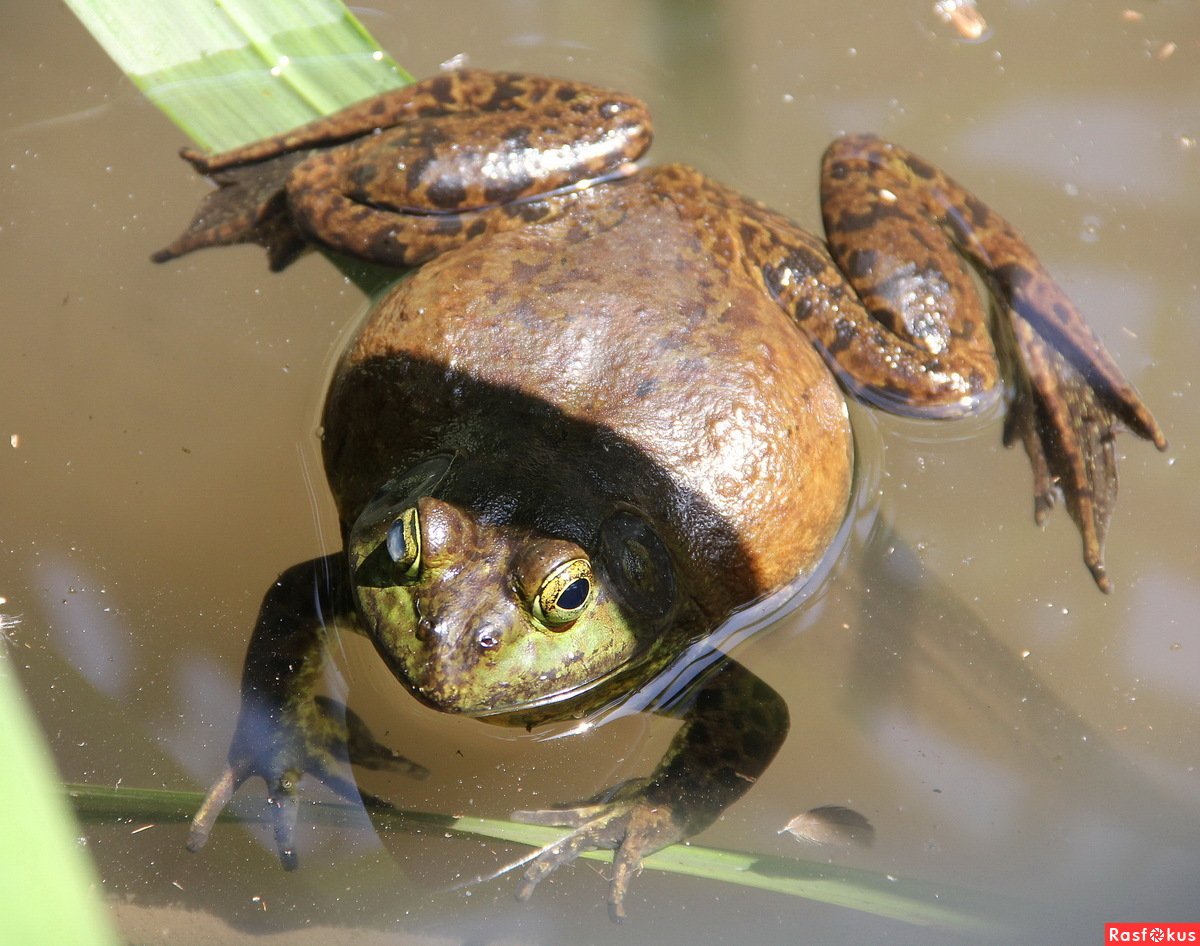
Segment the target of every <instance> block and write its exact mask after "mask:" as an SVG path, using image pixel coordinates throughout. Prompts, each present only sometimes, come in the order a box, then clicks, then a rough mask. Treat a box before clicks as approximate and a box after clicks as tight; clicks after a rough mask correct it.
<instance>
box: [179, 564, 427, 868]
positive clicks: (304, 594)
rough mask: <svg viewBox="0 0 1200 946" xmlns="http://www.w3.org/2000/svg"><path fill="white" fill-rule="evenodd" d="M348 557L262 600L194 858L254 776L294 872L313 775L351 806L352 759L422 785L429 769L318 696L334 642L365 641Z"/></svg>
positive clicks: (298, 571) (197, 828)
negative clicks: (359, 635) (300, 817)
mask: <svg viewBox="0 0 1200 946" xmlns="http://www.w3.org/2000/svg"><path fill="white" fill-rule="evenodd" d="M344 570H345V561H344V559H343V558H342V556H332V555H331V556H327V557H326V558H320V559H314V560H313V561H310V562H304V563H303V564H301V565H296V566H294V567H293V568H290V569H288V570H287V571H286V572H284V573H283V574H282V575H281V576H280V577H279V579H278V580H277V581H276V582H275V583H274V584H273V585H272V586H271V589H270V590H269V591H268V592H267V594H266V596H265V597H264V598H263V603H262V607H261V609H260V610H259V615H258V620H257V623H256V624H255V629H254V635H253V637H252V638H251V641H250V646H249V649H248V650H247V652H246V661H245V669H244V671H243V675H242V706H241V710H240V712H239V714H238V721H237V728H236V730H235V732H234V737H233V744H232V745H231V746H230V749H229V757H228V761H227V763H226V765H225V769H224V771H223V772H222V773H221V776H220V778H218V779H217V781H216V782H215V783H214V784H213V786H212V788H211V789H209V792H208V795H207V796H206V797H205V799H204V802H203V804H202V805H201V806H200V809H199V811H197V812H196V815H195V817H194V818H193V820H192V828H191V833H190V835H189V837H188V848H189V849H190V850H192V851H198V850H199V849H200V848H202V847H203V846H204V844H205V843H206V842H207V840H208V836H209V834H210V833H211V831H212V826H213V824H214V823H215V822H216V819H217V817H218V816H219V815H220V813H221V810H222V809H223V808H224V807H225V805H226V804H227V803H228V802H229V800H230V798H231V797H232V796H233V793H234V792H236V791H237V790H238V788H239V787H240V786H241V785H242V783H244V782H245V781H246V780H247V779H248V778H250V777H252V776H255V775H257V776H259V777H261V778H262V779H263V780H264V781H265V782H266V783H267V794H268V797H269V799H270V802H271V814H272V819H273V822H274V829H275V842H276V845H277V847H278V849H279V858H280V861H281V862H282V864H283V866H284V867H285V868H288V869H289V870H290V869H292V868H294V867H295V866H296V854H295V846H294V843H293V836H294V833H295V826H296V812H297V785H298V783H299V781H300V778H301V777H302V776H303V775H304V774H306V773H307V774H311V775H315V776H317V777H318V778H320V779H321V780H322V781H323V782H325V783H326V784H327V785H328V786H329V787H330V788H332V789H333V790H334V791H335V792H337V793H338V794H339V795H341V796H342V797H343V798H346V799H348V800H352V801H356V800H357V799H358V797H359V794H358V791H357V789H356V788H355V786H354V783H353V781H352V780H351V779H350V778H348V777H347V774H346V773H347V764H348V761H349V760H350V759H353V760H354V761H355V762H356V763H359V764H362V765H365V766H366V767H367V768H372V769H389V770H391V771H396V772H401V773H404V774H407V775H410V776H412V777H415V778H424V777H425V776H426V775H428V772H427V770H426V769H424V768H423V767H422V766H420V765H417V764H416V763H414V762H411V761H409V760H408V759H406V758H404V757H403V756H401V755H398V754H396V753H395V752H393V751H392V750H390V749H388V748H387V747H386V746H383V745H381V744H380V743H379V742H377V741H376V740H375V738H374V737H373V736H372V735H371V733H370V731H369V730H368V729H367V727H366V725H365V724H364V723H363V722H362V721H361V720H360V719H359V718H358V717H357V716H356V715H355V714H354V713H353V712H352V711H351V710H349V709H347V708H345V707H343V706H341V705H340V704H338V703H335V702H334V701H332V700H330V699H328V698H326V697H322V696H319V695H318V694H317V693H316V690H317V687H318V686H319V684H320V682H321V676H322V669H323V667H324V663H325V650H326V640H327V637H328V635H330V634H334V633H338V632H339V631H343V630H345V631H349V630H355V631H357V622H356V621H355V617H354V609H353V603H352V601H351V599H350V596H349V594H348V593H347V592H346V589H345V584H346V582H345V581H344V580H341V579H340V576H341V574H342V572H343V571H344Z"/></svg>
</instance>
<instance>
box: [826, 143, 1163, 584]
mask: <svg viewBox="0 0 1200 946" xmlns="http://www.w3.org/2000/svg"><path fill="white" fill-rule="evenodd" d="M821 201H822V210H823V214H824V218H825V229H826V233H827V235H828V239H829V245H830V249H831V251H832V254H833V257H834V259H835V260H837V262H838V265H839V266H840V267H841V269H842V270H843V271H844V272H845V273H846V276H847V278H848V279H849V281H850V282H851V284H852V285H853V286H854V288H855V290H856V292H857V294H858V295H859V297H860V298H861V299H862V300H863V302H864V304H865V307H866V309H867V310H868V312H869V313H870V315H871V316H872V317H873V318H874V319H875V320H876V321H877V322H879V323H881V324H882V325H884V326H886V327H887V328H888V329H889V330H890V331H891V332H894V333H896V334H897V335H901V336H904V335H906V336H907V337H908V338H910V339H912V340H913V341H914V342H915V343H917V344H918V345H920V346H923V347H924V348H926V349H927V350H928V351H929V352H930V354H931V355H932V356H934V361H935V362H936V361H940V359H941V355H942V351H943V350H945V351H946V353H947V354H949V349H950V346H951V345H952V344H955V343H960V342H962V341H964V340H966V341H968V342H969V343H970V344H969V348H970V349H975V346H976V345H977V344H978V341H979V340H978V339H977V338H976V337H975V336H977V335H978V334H979V333H980V331H981V329H982V326H984V325H986V324H987V322H985V321H984V320H982V319H980V317H979V316H978V314H977V308H976V307H975V306H974V300H976V299H977V294H975V293H974V292H968V293H963V292H960V290H959V289H958V288H955V289H953V290H952V291H951V292H948V293H947V292H943V291H941V289H940V287H941V285H942V283H941V280H942V279H943V277H946V281H947V284H949V282H951V281H955V282H957V281H959V276H960V275H962V276H964V277H965V273H963V267H962V266H961V264H959V263H958V262H957V260H955V259H954V258H953V257H954V254H953V253H952V252H951V247H953V248H954V249H957V251H958V252H959V253H961V254H963V256H965V257H966V258H967V259H968V260H969V261H970V262H971V263H972V264H973V265H974V266H975V268H976V270H977V271H978V272H979V273H980V275H981V276H982V278H983V280H984V282H985V283H986V284H987V286H988V289H989V290H990V292H991V294H992V296H993V298H994V301H995V305H994V309H993V318H992V319H991V320H990V321H991V326H990V328H991V335H992V341H993V343H994V344H995V346H996V348H997V349H998V351H999V354H1000V358H1001V361H1002V363H1003V365H1004V367H1005V370H1006V374H1007V375H1008V378H1009V381H1010V386H1009V393H1008V397H1009V406H1008V415H1007V418H1006V423H1005V443H1006V444H1011V443H1013V442H1014V441H1016V440H1018V439H1019V440H1020V441H1021V442H1022V443H1023V445H1024V447H1025V450H1026V452H1027V453H1028V454H1029V458H1030V462H1031V463H1032V465H1033V470H1034V492H1035V516H1036V518H1037V521H1038V522H1041V521H1042V520H1043V519H1044V518H1045V516H1046V514H1047V513H1048V511H1049V509H1050V507H1051V506H1052V504H1053V501H1054V498H1055V496H1056V493H1057V491H1058V490H1061V491H1062V494H1063V495H1064V497H1065V500H1066V504H1067V509H1068V511H1069V512H1070V514H1071V517H1072V518H1073V519H1074V520H1075V522H1076V524H1077V525H1078V526H1079V529H1080V531H1081V533H1082V536H1083V545H1084V560H1085V562H1086V563H1087V565H1088V568H1089V569H1091V572H1092V575H1093V577H1094V578H1095V580H1096V583H1097V584H1098V585H1099V586H1100V588H1102V589H1103V590H1108V587H1109V584H1108V578H1107V576H1106V575H1105V570H1104V562H1103V548H1104V538H1105V532H1106V530H1107V526H1108V521H1109V518H1110V516H1111V514H1112V508H1113V504H1114V502H1115V499H1116V492H1117V468H1116V452H1115V450H1114V447H1113V438H1114V435H1115V432H1116V430H1117V429H1118V428H1119V427H1120V426H1122V425H1124V426H1126V427H1128V428H1129V429H1130V430H1132V431H1133V432H1134V433H1136V434H1137V435H1138V436H1140V437H1143V438H1145V439H1147V440H1150V441H1152V442H1153V443H1154V444H1155V446H1157V447H1158V448H1159V449H1160V450H1161V449H1165V448H1166V439H1165V438H1164V436H1163V434H1162V431H1161V430H1160V429H1159V427H1158V425H1157V424H1156V423H1155V421H1154V418H1153V417H1152V416H1151V414H1150V411H1149V410H1148V409H1147V408H1146V406H1145V404H1143V402H1142V400H1141V397H1140V396H1139V395H1138V393H1137V391H1135V390H1134V388H1133V386H1132V385H1131V384H1129V382H1128V381H1126V379H1125V377H1124V376H1123V375H1122V374H1121V371H1120V369H1119V368H1118V367H1117V365H1116V363H1115V362H1114V361H1113V359H1112V357H1111V356H1110V355H1109V353H1108V352H1107V351H1106V350H1105V348H1104V346H1103V345H1102V344H1101V342H1100V340H1099V339H1098V338H1097V337H1096V335H1095V333H1094V332H1093V331H1092V329H1091V328H1090V327H1089V326H1088V324H1087V323H1086V322H1085V321H1084V319H1083V317H1082V316H1081V315H1080V314H1079V312H1078V310H1077V309H1076V308H1075V306H1074V305H1073V304H1072V303H1071V301H1070V299H1068V298H1067V296H1066V294H1065V293H1064V292H1063V290H1062V289H1061V288H1060V287H1059V286H1058V284H1057V283H1055V282H1054V280H1053V279H1052V278H1051V277H1050V275H1049V274H1048V273H1047V272H1046V270H1045V269H1044V268H1043V267H1042V265H1041V264H1040V263H1039V262H1038V260H1037V258H1036V257H1035V256H1034V254H1033V251H1032V250H1031V249H1030V248H1029V246H1028V244H1026V243H1025V241H1024V239H1023V238H1022V237H1021V235H1020V234H1019V233H1017V231H1016V230H1015V229H1014V228H1013V227H1012V225H1011V224H1009V223H1008V222H1007V221H1006V220H1004V219H1003V218H1002V217H1000V216H999V215H998V214H996V213H995V212H994V211H992V210H991V209H990V208H988V207H987V206H985V205H984V204H983V203H982V202H981V201H980V200H979V199H978V198H976V197H975V196H974V195H972V194H971V193H969V192H968V191H966V190H965V189H963V188H962V187H961V186H960V185H958V184H957V183H955V182H954V181H953V180H951V179H950V178H949V177H948V176H946V175H945V174H943V173H942V172H941V171H939V170H938V169H937V168H934V167H932V166H931V165H929V164H928V163H926V162H925V161H923V160H921V159H920V158H918V157H916V156H915V155H913V154H911V153H910V152H908V151H906V150H905V149H903V148H900V147H899V146H897V145H893V144H889V143H887V142H884V141H880V140H879V139H877V138H873V137H869V136H849V137H845V138H841V139H839V140H838V141H835V142H834V143H833V144H832V145H831V146H830V148H829V149H828V151H827V152H826V154H825V160H824V167H823V173H822V187H821ZM951 277H952V278H951ZM965 298H970V299H971V300H972V303H971V305H972V308H971V309H970V310H969V311H965V310H964V311H959V312H957V313H956V312H955V311H954V307H955V306H962V305H963V301H962V300H963V299H965ZM943 302H948V303H949V307H948V309H946V308H943ZM836 346H837V339H836V333H835V337H834V338H833V339H832V340H831V341H830V343H829V344H827V345H826V347H827V350H829V351H831V352H832V353H833V355H834V357H835V358H836V359H837V360H838V362H839V364H842V365H843V367H846V368H847V369H848V370H850V371H853V368H852V367H851V366H848V365H846V364H844V362H843V360H842V358H840V357H839V355H838V353H837V351H836ZM976 350H978V349H976ZM968 357H969V358H973V356H968Z"/></svg>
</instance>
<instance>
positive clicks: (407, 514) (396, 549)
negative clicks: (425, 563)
mask: <svg viewBox="0 0 1200 946" xmlns="http://www.w3.org/2000/svg"><path fill="white" fill-rule="evenodd" d="M385 544H386V545H387V553H388V557H389V558H391V560H392V561H393V562H394V563H395V565H396V573H397V574H398V575H399V576H400V577H401V578H415V577H416V575H417V572H419V571H420V570H421V520H420V518H419V517H418V516H417V507H416V506H409V507H408V508H407V509H405V510H404V512H402V513H400V516H399V518H397V519H396V521H395V522H393V523H392V524H391V525H390V526H388V531H387V540H386V543H385Z"/></svg>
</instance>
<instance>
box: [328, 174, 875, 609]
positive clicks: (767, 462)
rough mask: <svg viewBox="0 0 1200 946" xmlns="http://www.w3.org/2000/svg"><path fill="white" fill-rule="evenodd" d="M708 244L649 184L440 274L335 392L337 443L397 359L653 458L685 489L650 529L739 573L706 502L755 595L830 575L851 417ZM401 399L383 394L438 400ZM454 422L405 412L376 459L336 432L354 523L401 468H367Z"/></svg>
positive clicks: (474, 244)
mask: <svg viewBox="0 0 1200 946" xmlns="http://www.w3.org/2000/svg"><path fill="white" fill-rule="evenodd" d="M695 226H696V225H695V224H693V223H689V222H685V221H684V220H682V219H681V217H680V214H679V212H678V210H677V209H676V206H675V204H674V203H673V202H672V200H671V199H670V198H668V197H666V196H664V195H662V194H659V193H658V192H656V191H655V190H654V188H653V185H652V183H650V182H646V181H641V180H634V181H632V182H629V183H626V184H623V185H620V186H618V187H607V188H598V189H596V193H594V194H588V195H585V196H584V197H582V198H581V199H579V200H578V201H576V203H575V205H574V206H573V208H572V209H571V210H570V211H569V212H568V213H565V214H563V215H561V216H559V217H558V218H556V219H554V220H551V221H549V222H546V223H543V224H538V225H533V226H529V227H525V228H521V229H519V230H515V231H512V232H508V233H500V234H494V235H489V236H485V237H481V238H479V239H476V240H473V241H471V242H469V243H467V244H466V245H465V246H464V247H462V248H460V249H458V250H455V251H453V252H450V253H447V254H445V255H443V256H441V257H439V258H437V259H435V260H433V261H432V262H430V263H428V264H426V265H425V266H424V267H423V268H422V269H421V270H419V271H418V272H417V273H415V274H414V275H413V277H412V278H411V279H409V280H408V281H407V282H405V283H403V284H402V285H401V286H400V287H399V288H398V289H397V290H395V291H394V293H393V295H392V296H391V297H390V299H389V300H388V301H387V302H386V303H384V304H383V305H381V306H379V307H378V308H377V309H376V310H375V313H374V314H373V316H372V318H371V320H370V322H369V323H368V324H367V325H366V326H364V328H363V330H362V332H361V333H360V335H359V337H358V339H357V341H356V343H355V345H354V346H353V347H352V349H351V350H350V352H349V353H348V354H347V357H346V359H345V361H344V362H343V365H342V367H341V369H340V374H339V379H338V382H335V384H334V386H333V390H332V392H331V395H330V404H329V407H328V408H327V417H326V426H327V429H328V428H331V427H337V426H343V427H344V426H346V420H345V418H346V416H347V411H348V410H349V408H345V407H341V408H340V407H339V404H338V401H339V388H346V387H348V386H347V385H346V384H345V383H344V382H345V381H346V379H347V378H348V377H351V376H353V375H354V374H355V373H356V372H358V373H359V374H361V373H362V372H363V371H366V370H370V371H372V372H374V373H379V368H378V366H379V365H381V364H387V363H388V362H389V359H391V360H395V361H396V362H397V363H400V362H409V361H416V362H419V363H423V364H433V365H442V366H444V367H445V368H446V369H447V372H446V377H447V378H449V377H450V376H451V375H452V374H453V375H456V376H466V377H469V378H472V379H474V380H476V381H479V382H482V383H484V384H487V385H490V386H495V387H498V388H504V389H515V390H517V391H519V392H520V393H521V394H523V395H525V396H528V397H529V398H533V399H536V400H538V401H541V402H545V403H547V404H549V405H552V406H553V407H554V408H556V409H557V410H559V411H561V412H562V413H563V414H564V415H566V416H568V417H570V418H572V419H573V420H577V421H581V422H584V423H585V424H590V425H595V426H596V428H597V429H598V431H608V432H614V433H615V434H616V435H618V436H619V437H621V438H623V439H624V440H625V441H626V442H628V443H631V444H633V445H634V446H635V447H636V448H638V449H640V450H641V451H643V452H644V453H645V454H646V456H647V457H648V459H649V460H650V461H651V463H652V464H653V465H654V466H655V467H656V468H657V469H660V470H662V471H664V472H665V473H666V478H667V479H668V480H669V481H670V485H671V487H672V488H670V489H668V490H667V493H669V495H666V494H664V495H662V496H659V497H658V498H657V500H658V502H659V503H660V504H661V505H662V508H659V509H655V510H651V512H652V513H653V514H654V515H656V516H660V517H661V518H662V519H663V520H664V522H663V524H664V526H666V527H667V528H668V530H669V531H670V532H672V533H674V534H676V535H677V536H678V537H679V541H680V542H682V543H683V544H685V545H686V546H687V548H688V551H689V554H690V555H691V556H692V557H698V558H699V559H701V560H704V559H705V558H706V557H707V558H708V559H709V560H712V561H716V560H717V559H718V558H721V556H719V555H717V553H716V550H712V554H711V555H706V549H705V548H704V545H705V543H706V542H708V541H716V540H715V539H711V538H710V536H711V535H712V534H715V533H713V531H712V530H710V529H707V528H706V527H705V526H704V525H703V524H701V522H700V519H699V518H694V517H692V516H691V512H692V511H693V510H694V508H695V505H696V500H697V498H698V499H699V500H700V501H701V502H703V503H704V504H705V505H706V507H707V508H708V510H709V511H710V512H715V513H716V514H717V515H718V516H719V517H720V518H721V519H722V520H724V523H725V525H726V526H727V527H728V528H726V529H724V530H718V531H719V532H723V533H724V534H726V535H728V534H730V532H731V533H732V534H734V535H736V536H737V537H738V543H739V546H740V552H739V553H738V556H737V557H738V558H740V559H741V561H740V562H738V561H735V562H734V563H733V565H734V568H735V569H738V568H740V569H742V570H743V572H744V574H742V575H740V576H738V579H737V581H736V584H738V585H739V588H740V593H744V594H747V595H749V596H753V595H756V594H762V593H766V592H768V591H770V590H772V589H774V588H776V587H778V586H779V585H780V584H782V583H783V582H786V581H788V580H790V579H791V578H793V577H794V576H795V575H796V574H797V573H799V572H802V571H804V570H806V569H808V568H809V567H811V566H812V565H813V564H814V563H815V561H816V560H817V559H818V558H819V556H820V555H821V553H822V552H823V551H824V549H825V548H826V547H827V545H828V542H829V540H830V539H831V536H832V533H833V531H835V530H836V528H837V526H838V524H839V522H840V520H841V517H842V514H843V511H844V509H845V504H846V501H847V496H848V493H849V484H850V470H851V463H852V457H851V452H852V446H851V438H850V432H849V425H848V421H847V417H846V410H845V404H844V401H843V399H842V397H841V394H840V392H839V391H838V389H837V387H836V385H835V383H834V382H833V379H832V377H831V376H830V374H829V372H828V371H827V370H826V368H825V366H824V364H823V363H822V361H821V359H820V356H819V355H818V354H817V353H816V352H815V351H814V350H813V349H812V348H811V346H810V345H809V344H808V343H807V342H806V341H805V340H804V338H803V337H802V335H801V334H800V333H799V332H798V331H797V330H796V328H795V327H794V325H793V323H792V322H791V321H790V319H789V318H788V317H787V316H786V315H785V314H784V312H783V311H782V310H781V309H780V308H779V307H778V306H777V305H775V304H774V303H773V302H772V301H771V299H770V298H769V297H768V296H767V295H766V294H765V293H764V292H763V289H762V287H761V285H757V284H755V282H754V281H753V280H752V279H751V278H750V277H749V276H748V275H746V273H745V272H744V271H743V270H742V269H741V267H740V266H736V265H735V266H734V267H729V266H728V265H718V264H717V263H716V262H715V261H714V260H713V259H712V258H711V256H710V255H709V254H708V252H707V250H706V249H705V247H704V245H703V241H702V240H701V239H700V238H699V236H698V231H697V230H696V228H695ZM368 365H371V366H373V367H371V368H370V369H368V368H367V366H368ZM385 373H386V372H385ZM381 380H382V379H381ZM388 383H389V384H391V385H392V386H391V387H390V388H389V389H388V392H389V393H387V394H386V395H385V394H384V389H383V388H380V389H379V392H378V393H379V396H381V397H382V396H388V397H396V396H403V397H409V398H412V400H413V402H414V404H415V403H416V402H420V401H422V400H424V398H423V394H422V392H421V391H418V390H411V391H407V390H405V385H404V382H403V381H402V380H401V381H400V382H399V387H397V386H396V381H395V379H392V380H391V381H389V382H388ZM436 413H437V412H436V411H435V412H434V415H431V414H430V412H428V411H422V410H420V409H415V410H413V411H411V412H408V411H402V412H400V414H399V415H398V416H399V417H400V420H399V423H401V424H404V423H411V425H412V428H413V429H412V430H411V431H408V432H405V431H391V432H388V434H387V436H386V437H379V436H376V437H373V438H368V439H366V440H363V441H362V446H361V447H359V448H356V447H355V445H354V443H353V442H352V441H353V440H354V437H353V435H351V434H350V433H349V432H347V431H344V430H343V431H335V432H334V433H335V434H336V437H335V440H336V442H337V443H338V445H339V448H338V453H337V455H336V456H334V455H331V454H330V453H329V451H328V449H327V459H326V463H327V466H328V467H329V470H328V472H329V476H330V480H331V484H332V485H333V487H334V492H335V495H338V496H339V500H340V501H342V504H343V515H347V514H349V515H351V516H352V515H353V514H354V512H353V510H354V508H355V507H356V506H359V505H361V503H362V502H364V501H365V498H366V496H365V495H364V491H368V490H370V489H371V488H372V486H371V481H372V479H374V486H375V487H377V486H378V485H379V482H381V480H380V479H379V477H380V476H382V477H383V478H386V476H387V475H389V472H390V471H389V470H388V469H380V470H378V471H377V472H375V473H373V474H372V473H368V471H367V470H366V469H364V464H365V466H366V467H371V466H373V465H374V464H375V462H378V463H383V464H389V463H391V464H393V465H394V462H395V461H391V460H389V458H387V457H386V456H380V457H374V458H367V457H364V456H363V451H364V450H379V449H381V445H382V444H384V443H404V442H411V441H412V440H414V439H416V440H420V441H422V442H423V443H425V444H426V445H428V444H430V443H431V442H432V441H431V440H430V438H431V437H433V438H434V439H436V437H437V434H438V430H437V428H439V427H440V426H445V427H449V425H452V424H454V423H456V420H455V418H453V417H451V416H448V414H447V416H441V417H439V416H436ZM444 413H446V412H444ZM355 414H356V415H358V416H359V417H360V419H361V414H362V410H361V409H360V410H358V411H355ZM405 418H408V420H405ZM355 423H356V424H357V423H358V421H356V422H355ZM347 437H349V438H350V440H349V441H348V440H347ZM368 443H369V444H371V446H367V444H368ZM514 449H517V450H519V449H520V445H519V444H514ZM384 452H386V450H385V451H384ZM618 472H619V471H618ZM364 477H365V478H364ZM629 498H630V499H631V500H632V499H633V497H629ZM701 518H702V517H701ZM724 561H725V564H724V566H723V567H724V568H726V569H728V568H729V561H728V557H727V556H726V557H725V558H724Z"/></svg>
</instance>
